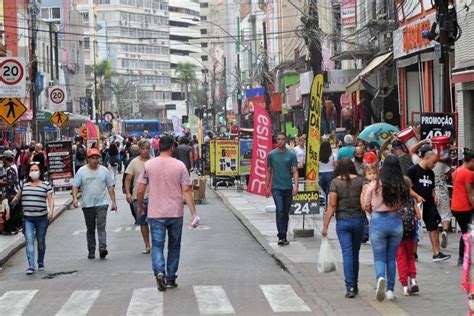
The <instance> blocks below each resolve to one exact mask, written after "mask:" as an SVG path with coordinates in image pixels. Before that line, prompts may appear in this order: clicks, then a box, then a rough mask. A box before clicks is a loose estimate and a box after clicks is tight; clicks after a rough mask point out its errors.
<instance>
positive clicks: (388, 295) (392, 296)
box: [385, 291, 396, 301]
mask: <svg viewBox="0 0 474 316" xmlns="http://www.w3.org/2000/svg"><path fill="white" fill-rule="evenodd" d="M385 298H386V299H387V300H389V301H394V300H395V299H396V297H395V293H393V291H387V293H385Z"/></svg>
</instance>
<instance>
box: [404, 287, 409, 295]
mask: <svg viewBox="0 0 474 316" xmlns="http://www.w3.org/2000/svg"><path fill="white" fill-rule="evenodd" d="M403 296H410V288H409V287H408V286H404V287H403Z"/></svg>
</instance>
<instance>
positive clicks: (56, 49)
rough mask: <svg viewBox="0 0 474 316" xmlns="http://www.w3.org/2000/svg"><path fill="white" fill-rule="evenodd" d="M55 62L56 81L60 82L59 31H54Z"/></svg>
mask: <svg viewBox="0 0 474 316" xmlns="http://www.w3.org/2000/svg"><path fill="white" fill-rule="evenodd" d="M54 63H55V65H56V83H59V45H58V32H54Z"/></svg>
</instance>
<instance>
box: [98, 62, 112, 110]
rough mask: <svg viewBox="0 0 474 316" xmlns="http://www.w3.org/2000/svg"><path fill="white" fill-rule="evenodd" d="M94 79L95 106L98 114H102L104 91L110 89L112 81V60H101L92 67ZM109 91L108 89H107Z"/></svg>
mask: <svg viewBox="0 0 474 316" xmlns="http://www.w3.org/2000/svg"><path fill="white" fill-rule="evenodd" d="M94 81H95V84H96V92H95V93H96V101H97V104H96V107H97V110H99V109H100V110H99V112H100V114H101V115H102V114H104V113H103V112H104V111H103V110H104V102H105V98H106V91H107V90H108V89H110V86H111V83H112V62H111V61H110V60H102V61H101V62H99V63H97V64H96V65H95V67H94ZM109 91H110V90H109Z"/></svg>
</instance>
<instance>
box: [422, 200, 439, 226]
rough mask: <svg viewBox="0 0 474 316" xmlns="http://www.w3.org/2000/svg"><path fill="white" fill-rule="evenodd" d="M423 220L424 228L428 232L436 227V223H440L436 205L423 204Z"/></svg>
mask: <svg viewBox="0 0 474 316" xmlns="http://www.w3.org/2000/svg"><path fill="white" fill-rule="evenodd" d="M423 222H425V225H426V230H427V231H429V232H431V231H433V230H437V229H438V225H439V223H441V216H439V213H438V209H437V208H436V205H434V204H423Z"/></svg>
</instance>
